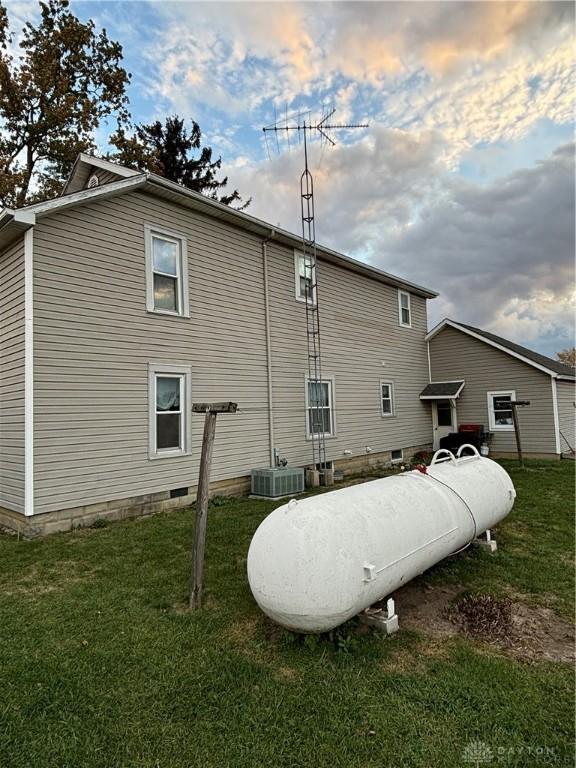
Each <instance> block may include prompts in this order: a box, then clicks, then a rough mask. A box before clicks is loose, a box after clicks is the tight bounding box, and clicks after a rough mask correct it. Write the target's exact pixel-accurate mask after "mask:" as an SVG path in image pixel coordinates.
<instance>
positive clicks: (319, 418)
mask: <svg viewBox="0 0 576 768" xmlns="http://www.w3.org/2000/svg"><path fill="white" fill-rule="evenodd" d="M300 204H301V212H302V251H303V257H304V278H305V290H304V296H305V300H306V343H307V354H308V382H314V386H313V387H310V384H307V388H308V392H307V396H308V405H309V413H307V414H306V417H307V418H310V416H309V414H311V421H310V432H311V442H312V462H313V468H314V469H317V470H318V471H319V472H320V476H321V477H322V475H323V473H324V471H325V470H326V469H327V466H326V433H325V422H324V406H327V405H328V404H329V402H326V403H324V402H323V397H322V393H323V389H324V388H323V382H322V357H321V350H320V311H319V301H318V279H317V270H316V227H315V223H314V181H313V179H312V174H311V173H310V171H309V170H308V148H307V143H306V123H304V172H303V174H302V176H301V177H300Z"/></svg>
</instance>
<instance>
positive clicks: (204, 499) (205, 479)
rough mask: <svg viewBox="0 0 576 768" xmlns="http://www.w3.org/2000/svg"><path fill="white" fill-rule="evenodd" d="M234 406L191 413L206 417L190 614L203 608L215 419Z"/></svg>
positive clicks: (199, 406) (195, 408) (202, 407)
mask: <svg viewBox="0 0 576 768" xmlns="http://www.w3.org/2000/svg"><path fill="white" fill-rule="evenodd" d="M237 410H238V404H237V403H194V404H193V405H192V413H205V414H206V417H205V419H204V437H203V438H202V454H201V456H200V472H199V475H198V491H197V494H196V526H195V528H194V546H193V552H192V589H191V591H190V603H189V605H190V610H192V611H195V610H196V609H197V608H200V607H201V605H202V587H203V584H204V545H205V543H206V516H207V514H208V496H209V490H210V465H211V464H212V449H213V447H214V435H215V433H216V416H217V415H218V414H219V413H236V411H237Z"/></svg>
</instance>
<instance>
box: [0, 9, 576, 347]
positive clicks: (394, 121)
mask: <svg viewBox="0 0 576 768" xmlns="http://www.w3.org/2000/svg"><path fill="white" fill-rule="evenodd" d="M35 7H36V5H35V4H34V3H27V2H16V1H14V2H12V3H8V9H9V11H11V15H12V16H13V17H14V18H16V17H18V18H25V17H27V16H29V15H30V14H32V13H33V12H34V9H35ZM72 8H73V10H74V11H75V12H76V13H77V15H79V16H80V17H82V18H88V17H92V18H93V19H94V20H95V21H96V22H97V23H98V24H100V25H104V26H105V27H106V28H107V30H108V32H109V34H110V36H111V37H113V38H115V39H117V40H118V41H120V42H121V43H122V44H123V46H124V50H125V59H126V62H127V67H128V69H129V70H130V71H131V72H132V74H133V80H132V85H131V88H130V93H129V95H130V100H131V105H132V113H133V117H134V119H135V120H136V121H149V120H151V119H155V118H158V117H160V118H161V117H163V116H165V115H166V114H169V113H173V112H177V113H178V114H180V115H181V116H184V117H187V118H188V117H189V118H194V119H195V120H197V121H198V122H199V123H200V125H201V127H202V129H203V131H204V133H205V136H206V140H207V142H208V143H209V144H211V145H212V146H213V147H214V149H215V150H216V151H217V152H218V153H219V154H221V155H222V157H223V161H224V166H225V169H226V171H227V173H228V174H229V177H230V181H231V184H232V185H234V186H235V187H237V188H238V190H239V191H240V193H241V194H242V195H243V196H245V197H250V196H251V197H252V204H251V206H250V209H249V212H250V213H252V214H254V215H256V216H261V217H263V218H265V219H267V220H268V221H271V222H272V223H279V224H280V225H282V226H284V227H286V228H288V229H293V230H294V231H296V232H298V231H299V229H300V224H299V219H298V213H299V197H298V191H299V188H298V180H299V175H300V172H301V169H302V152H301V148H295V147H294V146H292V147H291V148H289V147H288V146H287V144H286V142H284V141H283V142H281V145H280V147H279V149H280V152H278V148H277V147H276V146H275V144H274V145H272V144H270V146H269V147H268V148H267V147H266V144H265V142H264V139H263V134H262V130H261V129H262V126H264V125H268V124H270V123H272V122H273V121H274V119H275V117H276V118H280V117H281V116H282V115H283V114H284V113H285V111H286V110H288V112H289V113H292V112H298V111H302V112H304V111H305V110H312V112H313V113H314V114H316V115H320V114H322V112H323V111H325V110H327V109H328V108H331V107H332V106H335V107H337V118H338V120H340V121H353V122H369V124H370V126H369V128H368V129H367V130H359V131H350V132H341V133H340V134H339V135H338V136H337V141H338V143H337V145H336V146H335V147H333V148H330V149H328V148H326V147H322V146H321V145H320V143H317V144H316V145H315V146H314V148H313V152H312V170H313V172H314V176H315V190H316V212H317V237H318V240H319V241H320V242H322V243H325V244H326V245H329V246H331V247H333V248H336V249H338V250H340V251H343V252H345V253H347V254H349V255H351V256H355V257H357V258H359V259H362V260H365V261H367V262H369V263H371V264H373V265H375V266H378V267H381V268H383V269H385V270H388V271H391V272H394V273H396V274H399V275H402V276H404V277H406V278H408V279H410V280H413V281H415V282H417V283H420V284H423V285H426V286H429V287H431V288H434V289H436V290H438V291H439V292H440V293H441V298H439V299H436V300H434V301H433V302H431V303H430V312H429V314H430V325H434V324H435V323H436V322H437V321H438V320H439V319H441V318H442V317H444V316H449V317H452V318H454V319H456V320H460V321H463V322H467V323H471V324H473V325H478V326H481V327H483V328H485V329H487V330H490V331H492V332H494V333H499V334H502V335H504V336H507V337H508V338H511V339H513V340H515V341H518V342H520V343H524V344H526V345H528V346H531V347H533V348H535V349H538V350H540V351H542V352H544V353H545V354H550V355H554V353H555V352H556V351H558V350H559V349H562V348H563V347H566V346H569V345H572V344H573V320H574V314H573V312H574V310H573V306H574V304H573V302H574V182H573V173H574V170H573V166H574V157H573V145H572V141H573V111H572V110H573V99H574V85H575V79H574V75H575V58H574V49H573V44H574V10H573V6H572V4H571V3H568V2H506V1H502V2H500V1H498V0H496V1H495V2H480V3H476V2H443V3H440V2H367V3H362V2H316V3H284V2H250V3H244V2H231V3H221V2H209V3H201V2H166V1H164V0H163V1H161V2H88V1H87V0H86V1H84V2H77V1H76V0H73V2H72ZM101 139H102V142H103V143H104V141H105V133H104V132H103V134H102V137H101ZM268 150H269V152H270V157H269V156H268Z"/></svg>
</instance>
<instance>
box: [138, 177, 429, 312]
mask: <svg viewBox="0 0 576 768" xmlns="http://www.w3.org/2000/svg"><path fill="white" fill-rule="evenodd" d="M148 185H149V186H150V187H152V188H154V187H161V188H163V189H167V190H170V191H171V192H173V193H174V194H178V195H181V196H182V197H185V198H186V199H188V200H190V201H193V202H194V203H195V204H196V205H195V207H197V208H198V209H199V210H204V211H205V212H207V213H208V214H209V215H211V216H214V217H216V218H219V219H223V220H225V221H228V222H230V223H232V224H234V225H236V226H240V227H241V228H242V229H246V230H248V231H251V232H254V233H257V234H259V235H262V236H266V237H270V235H271V234H272V239H274V240H276V241H277V242H281V243H283V244H284V245H288V246H289V247H291V248H296V249H298V248H300V247H301V246H302V239H301V238H299V237H297V236H296V235H294V234H292V233H291V232H288V231H287V230H285V229H282V228H280V227H274V226H272V225H271V224H268V223H267V222H265V221H263V220H262V219H257V218H256V217H255V216H250V215H249V214H247V213H244V212H243V211H237V210H235V209H234V208H230V206H228V205H224V204H223V203H219V202H218V201H217V200H211V199H210V198H207V197H204V195H200V194H199V193H198V192H193V191H192V190H189V189H185V188H183V187H181V186H180V185H179V184H176V183H175V182H173V181H169V180H168V179H165V178H163V177H162V176H157V175H156V174H149V175H148ZM317 253H318V256H319V257H320V258H321V259H324V260H325V261H328V262H332V263H335V264H338V265H339V266H342V267H344V268H347V269H350V270H351V271H354V272H359V273H361V274H365V275H366V276H367V277H371V278H372V279H376V280H379V281H380V282H384V283H387V284H388V285H393V286H395V287H397V288H402V289H405V290H407V291H409V292H410V293H413V294H415V295H417V296H421V297H422V298H425V299H434V298H436V297H437V296H438V293H437V292H436V291H432V290H430V289H429V288H425V287H423V286H421V285H417V284H416V283H412V282H410V281H408V280H402V279H401V278H399V277H396V276H395V275H390V274H388V273H387V272H384V271H382V270H380V269H377V268H376V267H371V266H369V265H367V264H364V263H362V262H360V261H357V260H356V259H352V258H350V257H349V256H345V255H344V254H342V253H338V252H337V251H333V250H332V249H330V248H326V247H325V246H322V245H318V246H317Z"/></svg>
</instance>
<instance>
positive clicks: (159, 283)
mask: <svg viewBox="0 0 576 768" xmlns="http://www.w3.org/2000/svg"><path fill="white" fill-rule="evenodd" d="M145 236H146V308H147V309H148V311H149V312H158V313H160V314H165V315H181V316H183V317H188V315H189V311H188V269H187V253H186V238H184V237H182V236H181V235H178V234H175V233H173V232H169V231H168V230H164V229H161V228H159V227H152V226H148V225H146V227H145Z"/></svg>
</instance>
